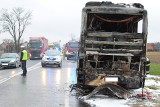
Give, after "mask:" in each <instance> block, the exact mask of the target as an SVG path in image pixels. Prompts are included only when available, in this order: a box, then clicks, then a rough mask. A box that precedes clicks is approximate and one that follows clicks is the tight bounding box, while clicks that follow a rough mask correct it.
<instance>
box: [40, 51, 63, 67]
mask: <svg viewBox="0 0 160 107" xmlns="http://www.w3.org/2000/svg"><path fill="white" fill-rule="evenodd" d="M41 65H42V67H45V66H47V65H58V66H59V67H62V56H61V52H60V51H59V50H56V49H53V50H47V51H46V52H45V53H44V55H43V57H42V61H41Z"/></svg>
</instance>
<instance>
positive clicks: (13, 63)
mask: <svg viewBox="0 0 160 107" xmlns="http://www.w3.org/2000/svg"><path fill="white" fill-rule="evenodd" d="M20 66H21V62H20V56H19V55H18V54H17V53H3V54H2V55H1V56H0V68H1V69H2V68H7V67H14V68H17V67H20Z"/></svg>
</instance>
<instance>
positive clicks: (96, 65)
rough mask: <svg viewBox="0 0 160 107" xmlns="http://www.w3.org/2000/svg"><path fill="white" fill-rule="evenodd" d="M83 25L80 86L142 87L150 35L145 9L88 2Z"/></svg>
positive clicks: (83, 14) (79, 74) (79, 72)
mask: <svg viewBox="0 0 160 107" xmlns="http://www.w3.org/2000/svg"><path fill="white" fill-rule="evenodd" d="M81 22H82V23H81V35H80V49H79V54H78V57H79V59H78V63H77V85H83V86H84V85H85V86H95V87H97V86H100V85H104V84H107V83H109V84H110V83H112V82H114V83H116V85H119V86H121V87H123V88H124V89H137V88H141V87H143V85H144V80H145V79H144V78H145V62H146V43H147V34H148V20H147V11H146V10H145V9H144V7H143V5H141V4H139V3H133V4H124V3H119V4H114V3H112V2H87V3H86V5H85V7H84V8H83V10H82V21H81ZM98 78H99V79H98Z"/></svg>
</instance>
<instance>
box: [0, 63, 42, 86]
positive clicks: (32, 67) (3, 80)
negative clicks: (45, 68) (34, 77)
mask: <svg viewBox="0 0 160 107" xmlns="http://www.w3.org/2000/svg"><path fill="white" fill-rule="evenodd" d="M40 67H41V66H40V62H39V63H37V64H35V65H33V66H31V67H29V68H27V72H30V71H32V70H35V69H37V68H40ZM20 74H22V70H21V71H20V72H17V73H15V74H14V75H11V76H9V77H8V78H3V79H1V80H0V84H2V83H4V82H6V81H8V80H10V79H11V78H13V77H15V76H17V75H20Z"/></svg>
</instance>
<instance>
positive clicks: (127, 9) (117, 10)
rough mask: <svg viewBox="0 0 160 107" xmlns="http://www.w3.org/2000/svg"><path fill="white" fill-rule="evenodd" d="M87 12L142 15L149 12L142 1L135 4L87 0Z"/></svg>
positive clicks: (84, 9) (85, 10)
mask: <svg viewBox="0 0 160 107" xmlns="http://www.w3.org/2000/svg"><path fill="white" fill-rule="evenodd" d="M83 11H84V12H87V13H108V14H132V15H142V14H144V13H147V11H146V10H145V9H144V6H143V5H142V4H140V3H133V4H124V3H119V4H114V3H112V2H87V3H86V6H85V7H84V8H83Z"/></svg>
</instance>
